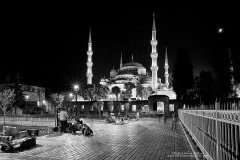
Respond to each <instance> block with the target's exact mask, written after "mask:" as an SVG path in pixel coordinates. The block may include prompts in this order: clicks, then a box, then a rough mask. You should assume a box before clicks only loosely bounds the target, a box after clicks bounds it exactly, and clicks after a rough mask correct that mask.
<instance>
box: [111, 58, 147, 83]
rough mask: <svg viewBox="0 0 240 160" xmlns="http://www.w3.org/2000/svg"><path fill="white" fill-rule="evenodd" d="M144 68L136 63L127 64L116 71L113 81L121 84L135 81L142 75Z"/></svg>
mask: <svg viewBox="0 0 240 160" xmlns="http://www.w3.org/2000/svg"><path fill="white" fill-rule="evenodd" d="M145 72H146V68H145V67H143V65H142V64H140V63H138V62H134V61H131V62H128V63H125V64H123V65H122V67H121V68H120V69H119V70H118V73H117V75H116V76H115V77H114V81H115V82H116V83H117V82H119V83H123V82H124V81H135V80H137V79H138V78H137V77H138V76H139V75H144V74H145Z"/></svg>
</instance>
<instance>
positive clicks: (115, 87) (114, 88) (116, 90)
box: [111, 86, 121, 101]
mask: <svg viewBox="0 0 240 160" xmlns="http://www.w3.org/2000/svg"><path fill="white" fill-rule="evenodd" d="M111 90H112V93H113V94H115V96H116V98H117V101H118V95H119V94H120V92H121V89H120V88H119V87H118V86H114V87H113V88H112V89H111Z"/></svg>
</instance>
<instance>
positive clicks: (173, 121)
mask: <svg viewBox="0 0 240 160" xmlns="http://www.w3.org/2000/svg"><path fill="white" fill-rule="evenodd" d="M176 125H177V114H176V113H175V112H174V114H173V120H172V130H176Z"/></svg>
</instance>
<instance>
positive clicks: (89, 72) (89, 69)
mask: <svg viewBox="0 0 240 160" xmlns="http://www.w3.org/2000/svg"><path fill="white" fill-rule="evenodd" d="M87 55H88V59H87V74H86V76H87V84H92V77H93V74H92V66H93V62H92V55H93V51H92V38H91V28H90V29H89V38H88V51H87Z"/></svg>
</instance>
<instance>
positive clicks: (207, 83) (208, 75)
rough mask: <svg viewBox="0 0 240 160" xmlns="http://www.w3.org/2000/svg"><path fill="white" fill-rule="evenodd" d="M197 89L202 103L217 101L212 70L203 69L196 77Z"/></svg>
mask: <svg viewBox="0 0 240 160" xmlns="http://www.w3.org/2000/svg"><path fill="white" fill-rule="evenodd" d="M196 91H197V95H198V97H199V99H200V103H201V104H213V103H214V102H215V99H216V84H215V80H214V78H213V75H212V72H211V71H201V72H200V74H199V76H198V77H196Z"/></svg>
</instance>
